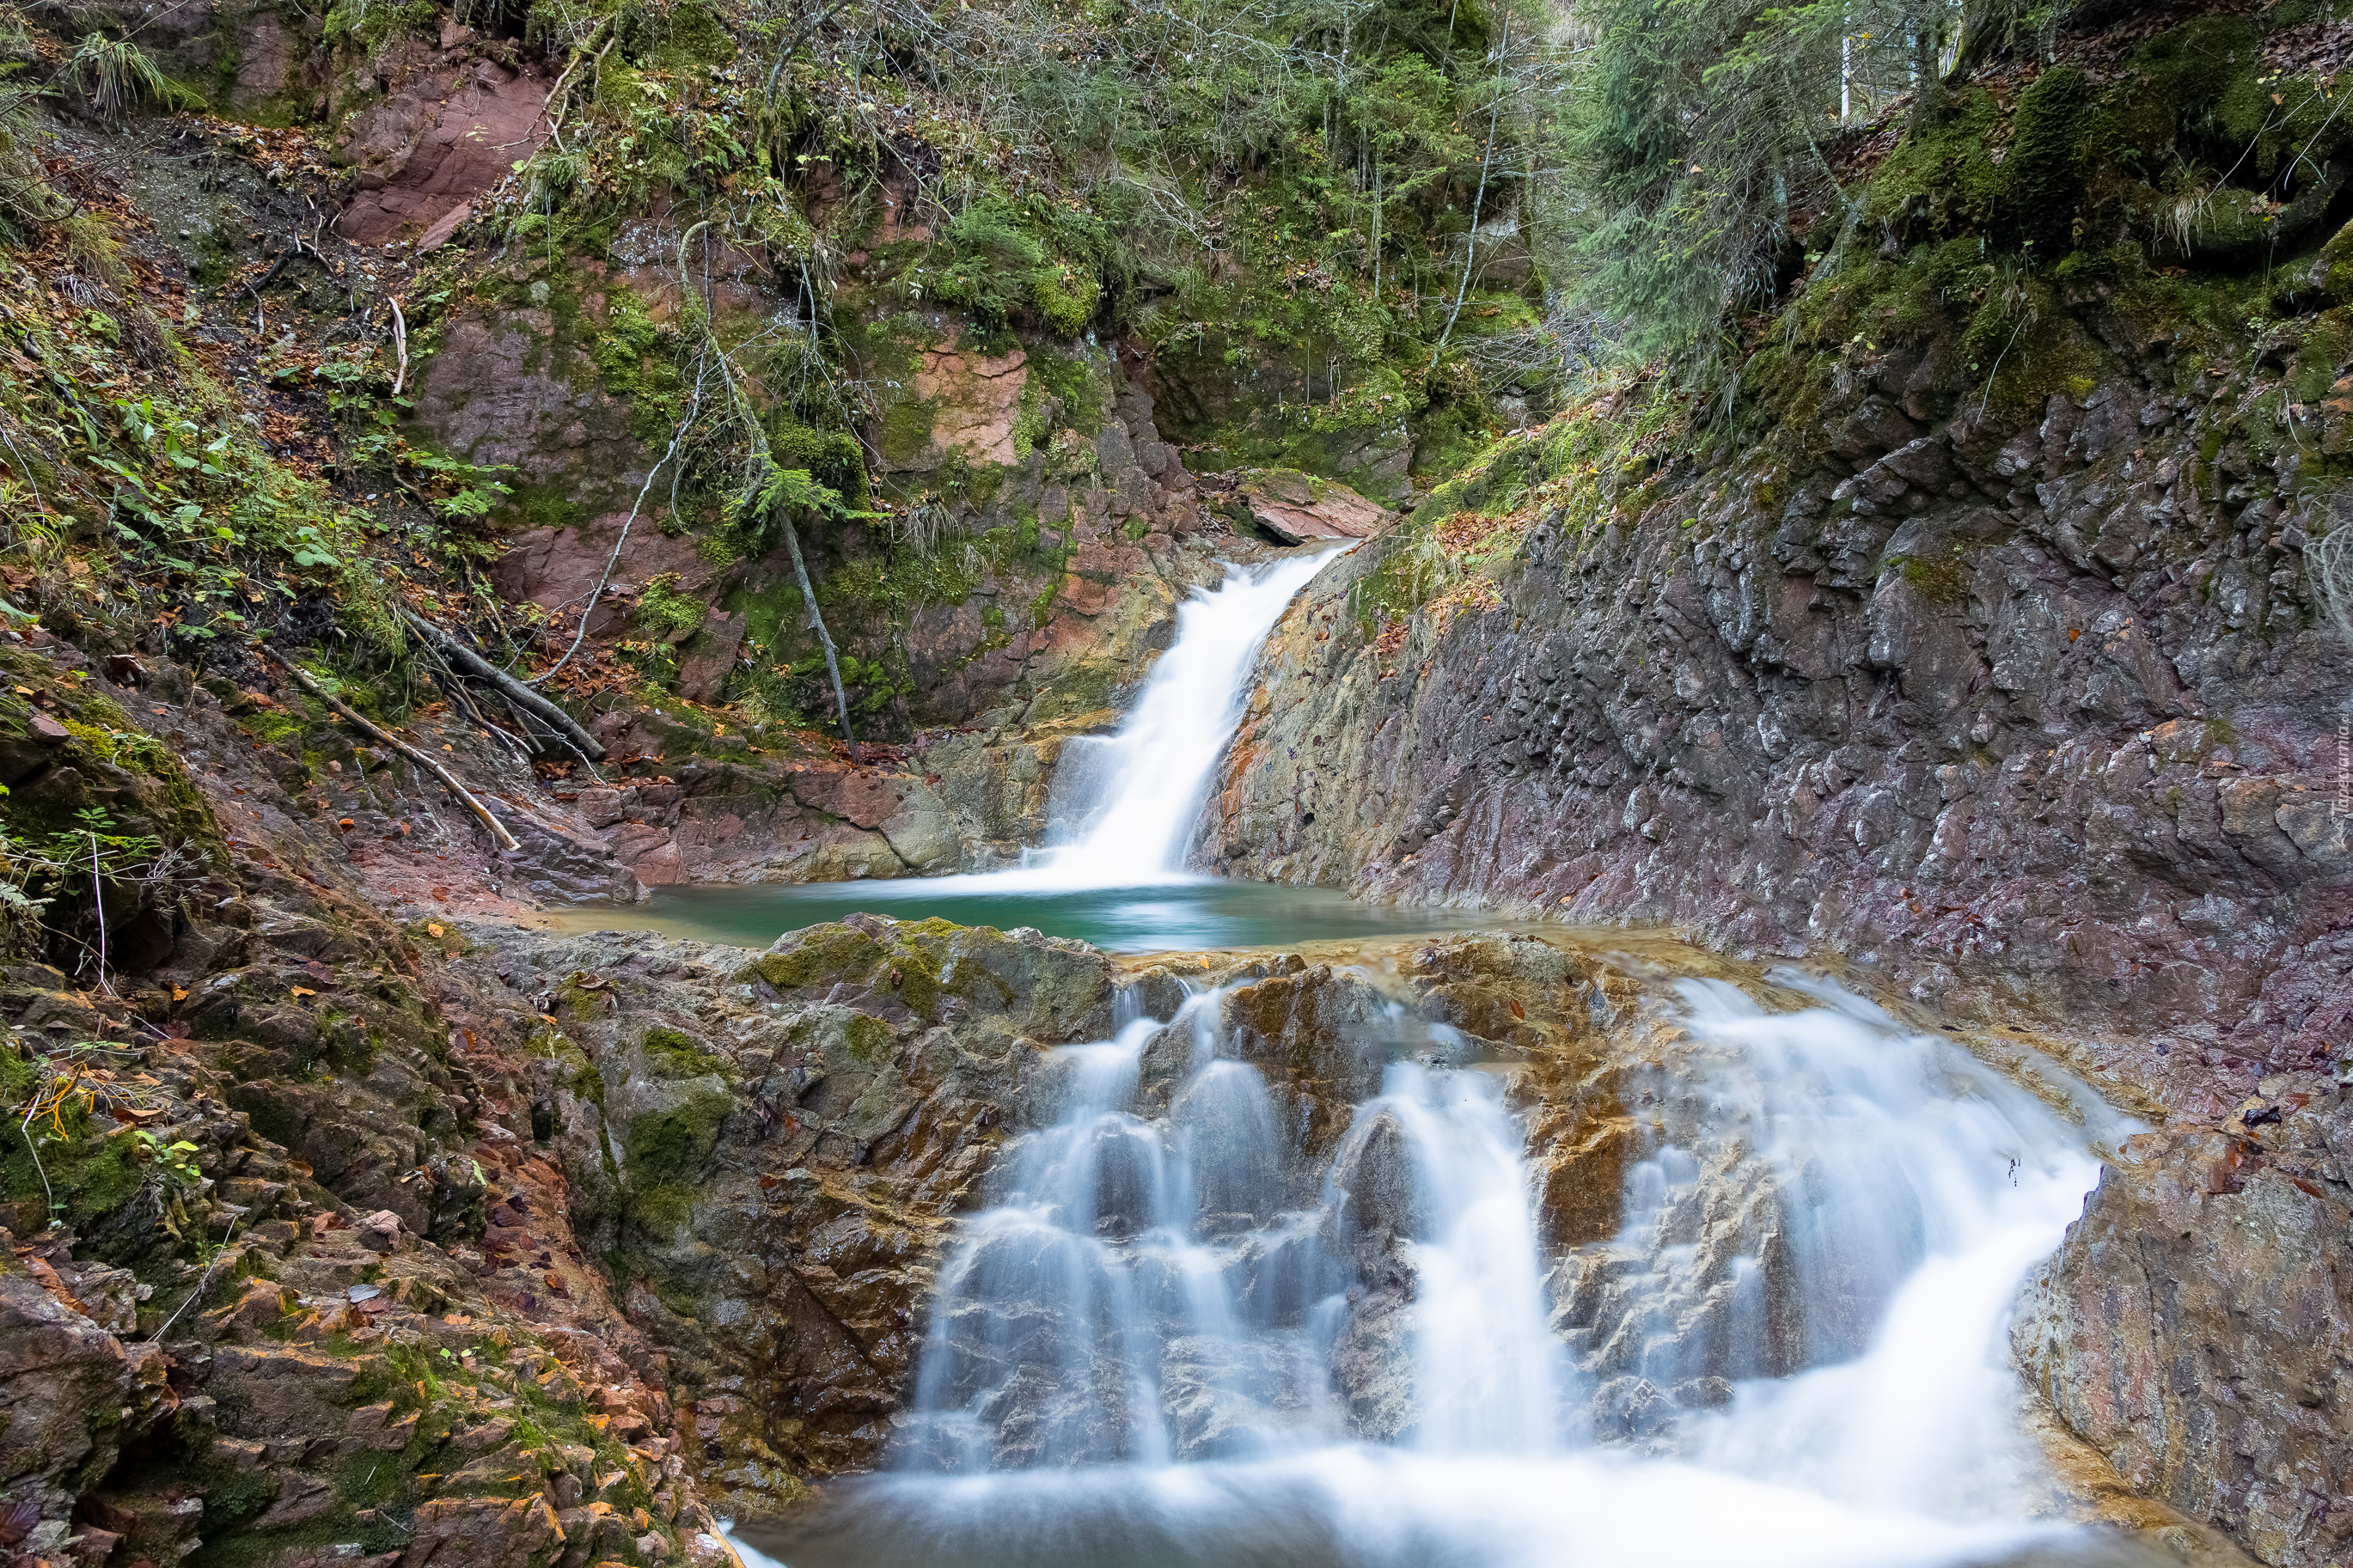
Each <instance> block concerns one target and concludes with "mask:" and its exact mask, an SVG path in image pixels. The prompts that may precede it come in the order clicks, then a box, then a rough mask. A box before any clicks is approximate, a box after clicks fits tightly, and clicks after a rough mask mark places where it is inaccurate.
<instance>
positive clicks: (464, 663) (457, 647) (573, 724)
mask: <svg viewBox="0 0 2353 1568" xmlns="http://www.w3.org/2000/svg"><path fill="white" fill-rule="evenodd" d="M401 618H402V619H404V620H406V622H407V623H408V624H409V625H410V626H414V627H415V628H416V629H417V636H418V637H423V638H424V639H425V640H426V642H427V644H428V645H430V646H431V647H433V648H434V650H435V651H436V652H438V653H439V654H440V655H441V657H442V658H445V659H448V661H449V663H450V664H451V665H453V666H455V667H456V668H459V669H460V670H463V671H464V672H465V673H466V674H468V675H470V676H472V677H473V678H474V679H477V680H486V681H488V682H490V683H491V685H492V686H494V687H496V688H497V689H498V690H499V692H500V694H501V696H503V697H505V698H506V699H507V700H509V701H511V702H512V703H514V704H515V705H516V706H518V707H520V708H522V710H525V711H526V712H528V713H530V714H532V715H533V717H534V718H536V719H538V720H539V721H541V722H542V723H543V724H545V725H547V726H548V727H549V728H550V729H552V730H554V731H555V732H556V733H557V734H559V735H561V736H563V737H564V738H565V740H566V741H568V742H571V744H572V745H573V747H574V748H575V750H577V751H579V752H582V753H583V754H585V755H586V757H587V758H588V759H589V760H590V761H591V762H603V761H604V760H605V747H604V743H603V742H600V741H598V740H597V739H596V736H594V735H592V734H590V733H589V732H588V731H586V730H584V729H582V728H581V727H580V721H578V720H576V719H575V718H573V717H572V715H571V714H569V713H566V712H565V710H563V709H561V708H559V707H557V706H556V705H555V704H554V702H551V701H550V700H547V699H546V698H544V697H543V696H541V695H540V694H539V693H538V692H536V691H533V689H531V688H530V687H528V686H525V685H524V684H523V683H522V681H520V680H517V679H515V678H514V677H513V676H512V675H509V674H508V673H507V672H506V671H505V670H503V669H501V668H499V667H498V666H497V665H495V664H492V663H491V661H490V660H489V659H487V658H483V657H482V656H481V655H480V654H478V653H476V652H475V651H474V650H473V649H472V648H470V647H467V646H466V645H465V644H464V643H461V642H459V640H458V639H457V638H456V637H451V636H450V635H449V634H448V632H445V631H443V630H442V629H441V628H440V627H439V626H435V625H434V624H433V623H432V622H430V621H428V620H425V619H423V618H422V617H420V616H413V615H410V614H409V613H408V612H406V610H404V611H402V612H401Z"/></svg>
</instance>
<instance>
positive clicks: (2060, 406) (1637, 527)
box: [1198, 380, 2353, 1116]
mask: <svg viewBox="0 0 2353 1568" xmlns="http://www.w3.org/2000/svg"><path fill="white" fill-rule="evenodd" d="M2228 395H2229V394H2227V393H2224V394H2219V395H2218V396H2221V397H2223V398H2227V397H2228ZM2202 428H2203V426H2202V424H2201V416H2200V414H2199V413H2198V412H2197V405H2195V404H2193V403H2192V401H2191V400H2190V399H2189V398H2188V397H2187V396H2185V395H2180V394H2178V393H2175V392H2173V391H2172V390H2170V389H2169V388H2168V386H2167V385H2166V384H2162V383H2160V384H2154V385H2152V384H2147V383H2137V382H2133V381H2129V380H2119V381H2116V382H2112V383H2110V384H2106V385H2104V386H2102V387H2100V388H2098V389H2097V390H2095V391H2094V392H2092V393H2090V394H2089V395H2086V396H2084V397H2082V398H2075V397H2070V396H2057V397H2054V398H2053V399H2052V403H2051V406H2050V408H2049V410H2048V412H2047V414H2046V415H2045V416H2044V417H2043V418H2042V421H2041V422H2040V423H2038V424H2036V425H2033V426H2028V427H2027V428H2024V429H2022V430H2019V431H2015V432H2007V431H1991V430H1975V429H1970V428H1968V427H1966V426H1961V425H1959V424H1958V423H1957V424H1956V425H1955V426H1952V427H1937V428H1936V429H1933V430H1932V429H1926V428H1924V427H1923V426H1921V425H1919V424H1917V423H1915V421H1914V420H1913V419H1912V418H1910V417H1909V416H1906V415H1905V414H1904V413H1903V412H1902V410H1900V409H1898V408H1896V407H1895V406H1894V405H1892V404H1890V403H1888V402H1885V401H1883V400H1882V399H1881V398H1880V397H1878V396H1877V395H1872V396H1870V397H1867V398H1865V399H1864V400H1863V401H1862V403H1861V404H1860V405H1859V406H1858V407H1857V408H1856V409H1855V410H1854V411H1853V413H1852V415H1851V416H1848V417H1847V418H1846V420H1845V422H1844V423H1843V424H1842V425H1840V426H1836V427H1834V428H1833V429H1832V431H1831V437H1832V439H1831V441H1830V442H1829V443H1828V444H1827V446H1826V447H1825V449H1823V450H1822V451H1820V454H1819V456H1818V458H1817V459H1816V460H1817V461H1818V462H1819V464H1820V467H1819V468H1816V469H1815V470H1814V471H1812V472H1810V473H1806V474H1801V475H1795V476H1787V477H1783V476H1779V475H1778V474H1775V475H1768V474H1767V473H1763V472H1751V471H1746V470H1736V471H1734V472H1731V473H1727V474H1716V475H1711V476H1707V477H1706V478H1705V479H1694V480H1693V481H1691V482H1690V484H1689V485H1688V486H1687V487H1686V488H1683V489H1670V492H1669V493H1668V494H1666V495H1665V496H1663V497H1662V499H1659V500H1655V501H1653V502H1651V504H1650V505H1649V506H1648V507H1647V508H1646V509H1645V510H1643V511H1642V513H1641V516H1640V517H1639V518H1632V517H1625V518H1619V519H1617V520H1614V521H1609V522H1608V524H1607V526H1601V527H1599V528H1588V527H1585V526H1584V525H1580V524H1578V523H1577V522H1576V521H1573V520H1571V519H1569V518H1567V517H1566V516H1563V515H1560V514H1557V513H1555V514H1547V515H1546V516H1544V517H1543V518H1541V519H1540V520H1538V521H1535V525H1534V527H1533V530H1532V531H1530V532H1529V534H1528V535H1527V537H1526V539H1525V543H1524V545H1523V547H1522V549H1521V551H1520V552H1519V554H1518V557H1517V559H1516V560H1515V561H1514V562H1513V563H1511V564H1510V565H1508V566H1507V567H1505V568H1503V569H1501V570H1499V571H1498V572H1497V573H1496V574H1493V575H1492V576H1490V577H1482V578H1476V579H1474V580H1473V581H1472V582H1471V583H1469V584H1465V585H1463V586H1461V587H1460V588H1458V589H1456V590H1454V591H1452V592H1451V593H1450V594H1449V595H1446V596H1444V597H1442V598H1440V599H1439V600H1437V601H1436V602H1433V603H1431V604H1430V605H1426V606H1424V607H1423V608H1422V609H1420V610H1419V612H1417V613H1415V614H1413V615H1412V616H1410V617H1405V616H1398V617H1396V618H1394V619H1392V620H1390V621H1388V622H1387V623H1382V622H1379V621H1378V620H1377V617H1374V616H1370V615H1369V614H1365V615H1363V616H1361V618H1360V614H1359V607H1360V606H1361V605H1364V604H1365V603H1366V600H1365V599H1364V597H1363V595H1365V594H1366V593H1367V592H1369V591H1372V590H1374V589H1377V587H1378V586H1379V584H1377V582H1375V581H1374V579H1375V578H1376V577H1377V574H1379V573H1380V572H1381V571H1382V570H1383V568H1384V563H1385V562H1386V561H1387V560H1388V554H1387V549H1388V548H1392V547H1393V548H1403V547H1402V546H1389V545H1387V544H1386V543H1385V542H1376V543H1373V544H1368V545H1360V546H1358V547H1356V549H1355V550H1354V551H1352V552H1350V553H1349V554H1348V555H1347V556H1346V557H1345V558H1344V559H1343V561H1342V562H1341V563H1339V564H1337V565H1335V566H1334V567H1332V568H1330V569H1328V570H1327V571H1326V572H1325V574H1324V575H1323V576H1322V577H1320V578H1319V579H1318V580H1317V581H1316V583H1315V584H1314V585H1313V586H1312V587H1311V589H1310V590H1309V592H1308V593H1307V594H1305V595H1303V596H1302V598H1301V600H1300V601H1299V603H1297V604H1296V605H1293V609H1292V611H1291V613H1290V615H1289V616H1288V617H1287V618H1286V619H1285V621H1284V622H1283V623H1282V626H1280V627H1279V628H1278V629H1277V632H1276V634H1275V635H1274V636H1273V637H1271V638H1270V640H1269V642H1268V644H1267V647H1266V648H1265V650H1264V653H1263V655H1262V657H1261V667H1260V676H1261V684H1260V687H1259V690H1258V694H1257V696H1256V698H1255V700H1254V706H1253V708H1252V710H1251V711H1250V716H1249V717H1248V719H1247V720H1246V721H1245V722H1244V724H1243V727H1242V730H1241V731H1240V735H1239V737H1238V738H1237V740H1236V742H1235V744H1234V747H1233V750H1232V752H1231V754H1230V755H1229V759H1228V761H1227V764H1226V767H1225V772H1224V775H1223V776H1224V787H1223V789H1222V791H1221V792H1220V794H1219V796H1218V798H1217V799H1216V801H1215V803H1214V805H1213V807H1212V810H1211V813H1210V818H1209V820H1208V823H1207V824H1206V825H1205V827H1204V830H1203V836H1202V840H1201V847H1200V850H1199V857H1198V863H1199V864H1202V865H1204V866H1211V867H1215V868H1219V869H1223V870H1226V871H1229V872H1232V873H1235V874H1240V875H1250V876H1261V877H1271V878H1274V879H1283V880H1295V881H1316V882H1324V883H1327V884H1336V885H1345V886H1348V887H1350V888H1353V889H1358V890H1360V891H1364V892H1366V893H1371V894H1376V895H1382V896H1391V897H1405V898H1416V897H1423V898H1438V897H1449V898H1462V897H1469V898H1477V899H1481V900H1492V901H1496V902H1501V903H1507V904H1511V905H1515V906H1517V907H1520V908H1536V907H1541V908H1543V909H1545V910H1547V911H1550V912H1556V913H1558V914H1561V915H1565V916H1567V917H1568V918H1571V919H1579V920H1603V921H1681V922H1688V923H1691V924H1694V925H1698V926H1701V927H1703V928H1704V930H1705V931H1707V932H1708V933H1709V934H1710V936H1711V938H1712V939H1713V940H1715V941H1718V942H1723V943H1725V944H1727V945H1729V946H1731V947H1734V948H1737V949H1745V950H1748V951H1753V952H1767V953H1772V952H1781V953H1795V952H1805V951H1809V950H1818V949H1830V950H1835V951H1838V952H1844V953H1848V954H1852V955H1854V956H1855V957H1858V958H1862V959H1865V960H1867V961H1868V962H1871V963H1874V964H1876V965H1877V966H1878V967H1879V969H1880V972H1881V973H1883V974H1884V975H1886V976H1887V977H1889V979H1890V980H1891V981H1892V982H1894V983H1895V984H1900V985H1901V986H1903V987H1905V989H1907V990H1908V991H1910V992H1911V993H1912V994H1914V995H1915V996H1918V997H1921V998H1924V999H1929V1000H1933V1001H1935V1002H1936V1003H1937V1004H1938V1005H1943V1006H1946V1007H1948V1008H1960V1009H1968V1008H1979V1009H1986V1010H1989V1011H1990V1010H1992V1009H1997V1008H1998V1009H2000V1010H2002V1011H2003V1012H2005V1013H2006V1014H2008V1015H2009V1016H2013V1017H2019V1016H2031V1015H2033V1014H2035V1013H2040V1014H2041V1015H2042V1016H2045V1017H2048V1018H2051V1019H2053V1020H2054V1021H2057V1022H2060V1023H2062V1024H2063V1025H2066V1026H2070V1027H2071V1028H2072V1029H2073V1030H2075V1031H2079V1032H2082V1033H2093V1032H2094V1031H2105V1028H2106V1026H2110V1025H2112V1024H2116V1023H2119V1022H2121V1021H2124V1020H2126V1019H2129V1020H2130V1021H2131V1025H2132V1026H2131V1028H2130V1030H2129V1032H2128V1033H2119V1034H2118V1035H2116V1036H2115V1037H2106V1038H2101V1039H2098V1040H2096V1041H2095V1042H2094V1043H2091V1044H2087V1045H2085V1046H2084V1049H2083V1051H2082V1054H2081V1055H2080V1057H2079V1058H2078V1059H2077V1063H2076V1065H2078V1066H2079V1067H2080V1068H2083V1069H2084V1070H2086V1071H2088V1072H2091V1073H2092V1074H2094V1076H2095V1077H2099V1078H2100V1079H2102V1080H2103V1081H2105V1082H2108V1083H2110V1084H2115V1085H2119V1086H2123V1087H2125V1088H2126V1091H2127V1092H2128V1093H2132V1094H2137V1095H2139V1096H2142V1097H2145V1098H2146V1099H2148V1100H2155V1101H2157V1102H2158V1103H2160V1104H2164V1105H2167V1106H2170V1107H2174V1108H2177V1109H2179V1110H2185V1111H2190V1112H2194V1113H2199V1114H2203V1115H2207V1116H2219V1115H2221V1114H2222V1113H2223V1112H2224V1111H2225V1110H2228V1108H2229V1107H2230V1106H2232V1105H2233V1104H2235V1103H2236V1101H2237V1100H2238V1099H2239V1098H2240V1097H2241V1096H2242V1095H2243V1094H2244V1093H2245V1092H2247V1090H2249V1089H2252V1088H2253V1083H2254V1081H2255V1079H2258V1078H2259V1077H2261V1076H2262V1075H2263V1073H2264V1072H2265V1071H2266V1070H2278V1069H2283V1068H2298V1069H2301V1068H2309V1067H2311V1066H2313V1065H2314V1064H2316V1063H2323V1062H2326V1061H2327V1060H2328V1059H2329V1053H2330V1051H2331V1049H2332V1048H2333V1047H2335V1046H2337V1045H2339V1044H2341V1042H2342V1039H2343V1038H2344V1034H2345V1031H2346V1029H2347V1027H2348V1017H2353V974H2349V973H2348V970H2353V938H2348V936H2347V935H2345V934H2344V932H2345V930H2346V927H2347V925H2348V911H2353V835H2348V822H2347V821H2346V820H2344V819H2340V818H2338V817H2337V816H2335V815H2333V811H2332V806H2331V802H2332V800H2333V799H2334V790H2335V777H2334V773H2333V769H2334V766H2335V757H2336V744H2335V742H2336V735H2337V727H2338V718H2339V713H2338V703H2339V701H2340V700H2341V698H2342V695H2343V693H2344V691H2345V690H2346V689H2348V679H2353V654H2348V650H2347V649H2346V647H2344V646H2343V645H2342V644H2341V643H2339V642H2338V641H2337V639H2336V638H2335V637H2334V636H2333V635H2332V634H2330V633H2329V632H2328V631H2327V630H2326V629H2325V628H2324V627H2323V626H2321V625H2320V624H2319V623H2318V622H2317V621H2316V618H2315V615H2314V612H2313V609H2312V601H2311V590H2310V587H2309V584H2308V583H2307V581H2306V576H2305V574H2304V572H2303V569H2302V566H2301V560H2302V557H2301V555H2300V554H2299V553H2298V546H2299V545H2300V543H2301V542H2302V540H2303V537H2304V536H2303V533H2302V531H2300V529H2299V528H2298V527H2296V526H2295V523H2294V521H2293V520H2291V519H2290V518H2288V517H2287V516H2286V515H2285V514H2284V512H2283V510H2282V502H2281V501H2279V500H2274V499H2272V496H2273V491H2274V489H2284V487H2285V486H2287V485H2288V484H2289V482H2290V480H2289V479H2288V478H2286V477H2282V476H2280V475H2278V474H2275V473H2261V474H2259V473H2256V472H2254V471H2253V465H2252V461H2251V460H2250V459H2248V458H2246V457H2245V455H2244V453H2243V451H2240V452H2237V453H2235V454H2234V453H2233V452H2232V451H2231V450H2228V449H2226V451H2225V452H2224V454H2223V456H2222V457H2221V458H2217V459H2216V461H2217V462H2218V463H2221V464H2223V465H2224V466H2225V467H2226V468H2229V470H2230V472H2231V473H2232V474H2233V475H2241V474H2243V475H2245V476H2246V477H2245V478H2244V479H2234V483H2235V484H2236V486H2237V488H2234V489H2232V490H2231V491H2230V497H2231V499H2229V500H2214V499H2210V493H2209V491H2208V490H2207V489H2204V488H2201V487H2202V486H2203V485H2204V484H2205V483H2206V481H2204V480H2202V479H2200V475H2201V474H2202V473H2204V472H2206V471H2207V470H2205V469H2202V468H2200V461H2201V459H2200V456H2199V446H2198V442H2199V440H2200V432H2201V429H2202ZM2231 465H2236V466H2235V467H2231Z"/></svg>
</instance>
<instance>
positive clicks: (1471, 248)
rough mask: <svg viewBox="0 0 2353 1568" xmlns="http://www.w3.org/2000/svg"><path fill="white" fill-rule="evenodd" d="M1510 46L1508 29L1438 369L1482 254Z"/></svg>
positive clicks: (1434, 359) (1433, 358)
mask: <svg viewBox="0 0 2353 1568" xmlns="http://www.w3.org/2000/svg"><path fill="white" fill-rule="evenodd" d="M1448 25H1449V26H1452V24H1451V23H1449V24H1448ZM1510 47H1511V35H1510V34H1509V33H1508V32H1507V33H1505V34H1504V41H1503V43H1502V44H1500V45H1499V46H1498V47H1496V50H1495V106H1494V108H1493V109H1492V110H1488V112H1487V150H1486V151H1485V152H1484V153H1481V154H1480V155H1479V194H1478V195H1475V196H1472V198H1471V232H1470V233H1468V234H1466V235H1464V236H1463V237H1462V281H1461V283H1459V284H1457V285H1456V286H1455V289H1454V309H1452V310H1449V311H1448V312H1447V313H1446V329H1445V331H1441V332H1440V333H1439V334H1438V346H1437V347H1436V348H1434V349H1432V350H1430V369H1431V370H1436V369H1437V368H1438V356H1439V355H1440V354H1442V353H1445V352H1446V340H1447V339H1449V338H1451V337H1452V336H1453V335H1454V321H1455V318H1456V317H1458V316H1460V315H1461V314H1462V297H1463V296H1464V295H1466V294H1468V293H1469V292H1470V291H1471V262H1472V258H1474V257H1476V256H1477V255H1478V254H1479V211H1480V209H1481V208H1482V206H1484V205H1486V201H1487V171H1488V169H1489V168H1490V167H1491V166H1493V163H1494V162H1495V122H1496V121H1498V120H1499V119H1501V118H1502V116H1503V112H1504V52H1505V51H1506V50H1507V49H1509V48H1510Z"/></svg>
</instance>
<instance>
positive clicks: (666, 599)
mask: <svg viewBox="0 0 2353 1568" xmlns="http://www.w3.org/2000/svg"><path fill="white" fill-rule="evenodd" d="M678 584H679V577H678V574H677V573H675V572H665V573H663V574H661V575H660V576H659V577H656V578H654V579H653V580H652V581H651V582H649V583H648V584H646V585H645V588H644V591H643V592H641V593H640V594H639V595H638V609H637V614H636V616H634V617H632V618H633V619H635V620H636V622H637V624H638V629H640V630H641V631H643V632H645V633H646V634H647V635H648V636H649V637H678V636H681V634H683V633H686V632H691V631H693V630H695V629H696V628H698V627H700V626H702V622H703V619H704V617H705V616H708V615H709V614H710V606H709V605H705V604H704V603H703V602H702V600H700V599H698V598H695V597H693V596H692V595H688V594H681V593H680V592H679V591H678Z"/></svg>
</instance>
